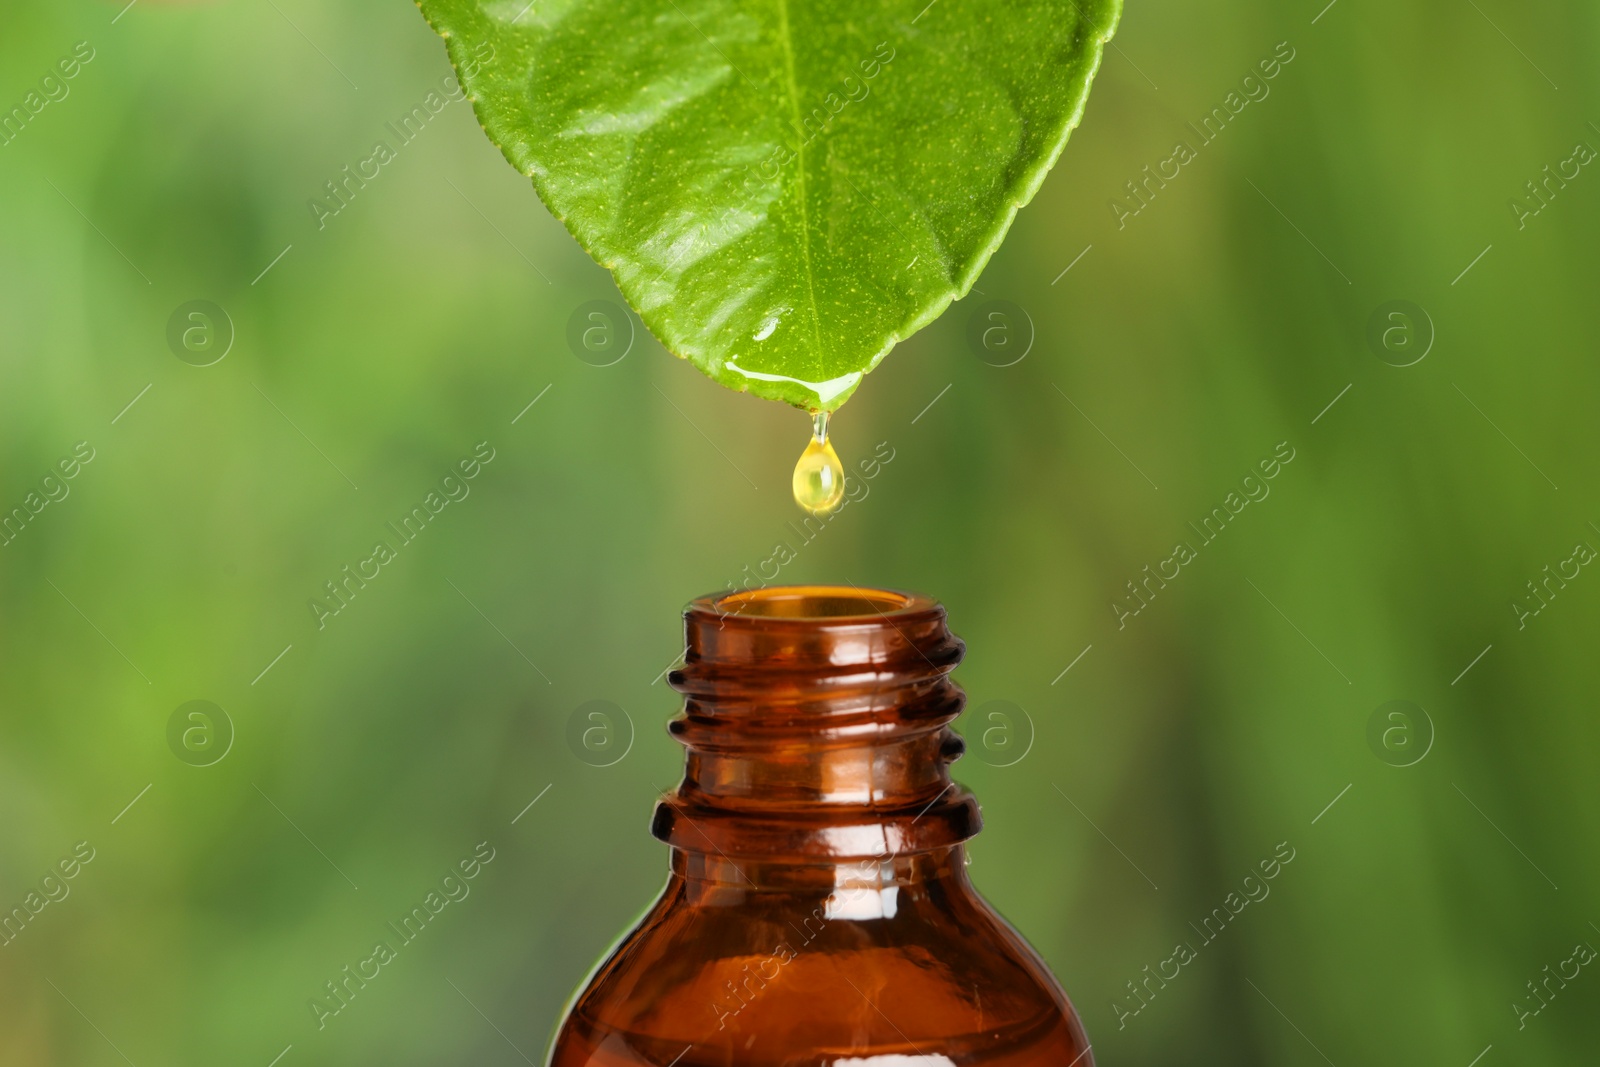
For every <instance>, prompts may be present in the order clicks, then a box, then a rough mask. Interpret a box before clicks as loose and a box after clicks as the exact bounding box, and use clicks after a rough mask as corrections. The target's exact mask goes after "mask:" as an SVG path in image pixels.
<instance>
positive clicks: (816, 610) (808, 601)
mask: <svg viewBox="0 0 1600 1067" xmlns="http://www.w3.org/2000/svg"><path fill="white" fill-rule="evenodd" d="M932 606H934V605H933V601H932V600H930V599H929V598H927V597H922V596H917V595H915V594H910V593H897V592H894V591H892V590H888V589H862V588H860V587H859V586H854V585H783V586H768V587H765V588H762V589H752V590H746V591H743V592H737V593H723V594H720V595H713V596H709V597H702V598H701V599H700V600H697V601H696V602H695V603H694V604H693V605H692V606H691V610H693V609H695V608H700V609H709V610H710V611H712V612H714V613H716V614H717V615H724V616H726V615H742V616H748V617H751V618H763V619H796V620H818V621H822V620H826V621H830V622H831V621H853V620H859V621H863V622H870V621H872V620H875V619H883V618H886V617H888V616H891V615H897V614H902V613H909V612H915V611H918V610H926V609H927V608H929V607H932Z"/></svg>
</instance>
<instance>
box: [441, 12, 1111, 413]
mask: <svg viewBox="0 0 1600 1067" xmlns="http://www.w3.org/2000/svg"><path fill="white" fill-rule="evenodd" d="M418 3H419V6H420V7H421V8H422V11H423V14H424V15H425V16H426V17H427V19H428V21H429V23H430V24H432V26H433V27H434V29H435V30H437V31H438V32H439V33H440V34H441V35H442V36H443V37H444V38H445V40H446V43H447V45H448V48H449V53H450V59H451V61H452V62H453V63H454V64H455V66H456V70H457V71H458V73H459V75H460V78H461V82H462V84H463V86H464V87H465V89H466V92H467V94H468V96H469V97H470V98H471V100H472V104H473V107H474V109H475V110H476V112H477V114H478V118H479V120H480V121H481V122H482V123H483V127H484V129H485V130H486V131H487V132H488V134H489V137H490V139H491V140H492V141H494V143H495V144H496V145H498V146H499V147H500V149H501V151H502V152H504V153H505V156H506V158H507V159H508V160H510V161H511V163H512V165H513V166H515V167H516V168H517V169H518V170H519V171H520V172H522V173H523V174H526V175H528V176H529V177H530V178H531V179H533V185H534V188H535V189H537V190H538V192H539V196H540V197H541V198H542V199H543V200H544V202H545V204H546V205H547V206H548V207H549V208H550V210H551V211H552V212H553V213H554V214H555V216H556V217H557V218H558V219H560V220H561V221H562V222H563V223H565V224H566V226H567V228H568V229H569V230H570V231H571V232H572V235H573V236H574V237H576V238H577V239H578V242H579V243H580V244H582V245H583V247H584V248H585V249H587V250H588V252H589V254H590V255H592V256H594V258H595V259H596V260H598V261H599V262H600V263H601V264H603V265H604V266H605V267H607V268H608V269H610V270H611V271H612V272H613V273H614V274H615V276H616V280H617V285H618V287H619V288H620V289H621V290H622V293H623V295H624V296H625V297H626V298H627V299H628V300H629V302H630V303H632V304H633V306H634V308H635V309H636V310H637V311H638V312H639V315H640V317H641V318H642V319H643V320H644V322H645V324H646V325H647V326H649V327H650V329H651V330H652V331H653V332H654V333H655V334H656V336H657V337H659V338H660V339H661V341H662V343H663V344H664V345H666V347H667V348H668V349H669V350H670V351H671V352H673V353H674V354H676V355H678V356H682V357H685V358H687V359H689V360H690V361H691V362H693V363H694V364H695V366H697V367H699V368H700V369H701V370H702V371H704V372H705V373H706V374H708V375H710V376H711V377H712V378H714V379H716V380H717V381H718V382H721V383H722V384H723V385H726V386H728V387H730V388H732V389H739V390H749V391H750V392H752V393H755V394H756V395H758V396H763V397H767V398H769V399H773V400H784V401H787V402H788V403H790V404H794V405H796V406H797V407H802V408H807V409H810V410H817V409H827V410H833V409H835V408H837V407H838V406H839V405H840V404H842V403H844V401H845V400H846V398H848V397H849V395H850V394H851V393H852V392H853V391H854V389H855V387H856V385H857V383H859V382H860V380H861V376H862V375H863V374H865V373H866V372H867V371H870V370H871V369H872V368H873V367H875V366H877V364H878V362H879V361H880V360H882V359H883V357H884V356H885V355H887V354H888V352H889V350H890V349H891V348H893V347H894V345H895V344H896V342H898V341H900V340H901V339H903V338H905V337H907V336H909V335H910V334H912V333H914V332H915V331H916V330H918V329H921V328H922V327H923V326H926V325H927V324H928V323H929V322H932V321H933V320H934V319H935V318H936V317H938V315H939V313H940V312H942V311H943V310H944V309H945V307H947V306H948V305H949V303H950V301H951V300H954V299H957V298H959V297H961V296H963V295H965V294H966V292H967V290H968V289H969V288H970V287H971V285H972V283H973V281H974V280H975V279H976V278H977V276H978V274H979V273H980V272H981V271H982V269H983V266H984V264H985V263H986V262H987V261H988V259H989V256H990V255H991V254H992V253H993V252H994V250H995V249H996V248H997V247H998V246H999V244H1000V241H1001V240H1002V239H1003V238H1004V236H1005V233H1006V230H1007V228H1008V227H1009V226H1010V225H1011V220H1012V217H1013V216H1014V215H1015V214H1016V211H1017V209H1018V208H1019V207H1021V206H1022V205H1023V204H1026V203H1027V202H1028V201H1029V200H1030V199H1032V197H1033V194H1034V192H1035V191H1036V190H1037V189H1038V188H1039V184H1040V182H1041V181H1043V179H1044V175H1045V172H1046V171H1048V170H1049V168H1050V166H1051V165H1052V164H1053V163H1054V162H1055V160H1056V157H1057V156H1059V155H1060V154H1061V149H1062V148H1063V146H1064V145H1065V144H1066V140H1067V134H1068V133H1069V132H1070V131H1071V130H1072V128H1073V127H1074V126H1076V125H1077V122H1078V119H1079V116H1080V115H1081V114H1082V112H1083V106H1084V101H1085V99H1086V98H1087V96H1088V92H1089V83H1090V80H1091V79H1092V78H1093V76H1094V73H1095V70H1096V69H1097V68H1098V67H1099V65H1100V56H1101V52H1102V50H1103V47H1104V43H1105V42H1106V41H1107V40H1109V39H1110V37H1111V34H1112V32H1113V30H1114V29H1115V27H1116V22H1117V18H1118V16H1119V14H1120V12H1121V0H933V2H932V3H928V4H926V6H924V3H925V0H905V2H904V3H901V2H894V3H888V2H878V0H765V2H754V0H418Z"/></svg>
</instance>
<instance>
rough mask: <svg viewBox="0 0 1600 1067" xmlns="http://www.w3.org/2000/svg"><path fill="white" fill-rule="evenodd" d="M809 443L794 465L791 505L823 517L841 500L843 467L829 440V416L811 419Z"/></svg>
mask: <svg viewBox="0 0 1600 1067" xmlns="http://www.w3.org/2000/svg"><path fill="white" fill-rule="evenodd" d="M811 427H812V429H811V440H810V441H809V442H808V443H807V444H806V450H805V451H804V452H802V453H800V462H799V463H796V464H795V465H794V502H795V503H796V504H799V505H800V506H801V507H802V508H805V509H806V510H807V511H809V512H810V513H811V514H813V515H826V514H828V513H829V512H831V511H832V510H833V509H834V508H836V507H838V506H839V501H840V500H842V499H844V464H842V463H840V462H839V454H838V453H837V452H835V451H834V450H833V445H832V444H831V443H830V442H829V441H828V413H827V412H826V411H819V412H817V413H816V414H815V415H813V416H811Z"/></svg>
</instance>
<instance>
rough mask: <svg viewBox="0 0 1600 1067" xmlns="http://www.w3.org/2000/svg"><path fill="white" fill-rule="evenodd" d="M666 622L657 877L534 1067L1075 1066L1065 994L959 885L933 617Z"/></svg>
mask: <svg viewBox="0 0 1600 1067" xmlns="http://www.w3.org/2000/svg"><path fill="white" fill-rule="evenodd" d="M684 621H685V630H686V635H685V636H686V653H685V659H684V665H683V667H682V669H681V670H677V671H674V672H673V673H672V675H671V681H672V686H673V688H675V689H677V690H678V691H679V692H680V693H682V694H683V695H684V710H683V714H682V715H681V716H679V717H678V718H677V719H674V720H673V722H672V724H671V732H672V733H673V735H674V736H676V737H677V738H678V740H679V741H681V742H682V743H683V745H684V747H685V748H686V749H687V750H688V758H687V764H686V767H685V771H684V778H683V783H682V785H680V786H679V787H678V790H677V791H676V792H675V793H673V794H671V795H669V796H667V797H665V798H663V799H662V801H661V803H660V804H659V805H658V806H657V808H656V813H655V820H654V824H653V826H652V831H653V832H654V834H655V836H656V837H658V838H660V839H661V840H663V841H665V842H666V843H667V844H669V845H671V846H672V872H671V875H670V877H669V878H668V880H667V887H666V889H665V891H664V892H663V893H662V894H661V898H660V899H659V900H658V901H656V903H655V905H654V906H653V907H651V909H650V910H649V912H647V913H646V914H645V916H644V918H643V919H642V920H640V922H639V924H638V926H637V927H635V928H634V929H633V930H632V931H631V932H630V933H628V934H627V935H626V936H625V937H624V938H623V939H622V940H621V941H620V942H619V943H618V945H617V947H616V948H615V949H614V950H613V951H612V952H611V954H610V955H609V956H608V957H607V958H606V959H605V961H604V962H602V963H601V964H600V966H599V967H598V968H597V969H596V970H595V972H594V974H593V975H592V976H591V977H590V979H589V981H588V983H587V984H586V985H585V986H584V988H583V989H582V990H581V991H580V992H579V993H578V995H577V997H576V998H575V999H574V1001H573V1003H572V1006H571V1008H570V1010H569V1012H568V1014H567V1017H566V1019H565V1020H564V1021H563V1022H562V1024H561V1028H560V1030H559V1031H558V1033H557V1034H556V1039H555V1044H554V1046H553V1048H552V1050H551V1057H550V1062H551V1065H552V1067H624V1065H627V1067H643V1065H646V1064H649V1065H653V1067H673V1065H676V1067H710V1065H717V1067H730V1065H733V1064H739V1065H742V1067H768V1065H773V1067H777V1065H783V1067H791V1065H792V1067H812V1065H819V1067H820V1065H839V1067H845V1065H851V1067H856V1065H860V1067H953V1065H961V1067H967V1065H974V1067H976V1065H980V1064H981V1065H983V1067H1013V1065H1015V1067H1023V1065H1027V1067H1092V1065H1093V1063H1094V1059H1093V1056H1092V1055H1091V1054H1090V1052H1089V1044H1088V1041H1087V1039H1086V1038H1085V1037H1084V1034H1083V1029H1082V1027H1081V1026H1080V1025H1079V1022H1078V1017H1077V1015H1076V1013H1074V1011H1073V1010H1072V1006H1071V1004H1069V1003H1068V1001H1067V998H1066V995H1065V994H1064V993H1063V992H1062V991H1061V988H1060V987H1059V986H1058V985H1057V984H1056V982H1055V980H1054V979H1053V978H1052V977H1051V976H1050V972H1049V971H1048V970H1047V969H1046V967H1045V965H1044V963H1043V961H1041V960H1040V959H1039V957H1038V956H1037V955H1035V954H1034V952H1033V950H1032V949H1030V948H1029V947H1028V945H1027V944H1026V943H1025V942H1024V941H1023V940H1022V938H1021V937H1020V936H1018V934H1017V933H1016V931H1015V930H1013V929H1012V928H1011V927H1010V926H1009V925H1007V924H1006V922H1005V920H1003V919H1001V918H1000V916H999V915H998V914H996V913H995V911H994V909H993V908H991V907H990V906H989V905H988V904H987V903H985V902H984V900H983V899H982V898H981V897H980V896H978V894H977V892H976V891H975V890H974V889H973V887H972V883H971V882H969V881H968V880H967V873H966V860H965V850H964V847H963V844H962V843H963V842H964V841H966V840H967V839H968V838H970V837H971V836H972V835H973V834H975V833H977V831H978V829H979V826H980V822H979V818H978V804H977V801H976V800H974V799H973V797H972V795H971V794H969V793H968V792H967V791H966V790H964V789H963V788H961V787H960V786H958V785H956V784H955V783H954V782H952V781H951V780H950V776H949V769H948V766H949V764H950V763H951V762H952V761H953V760H955V759H956V758H957V757H959V756H960V755H961V751H962V747H963V746H962V741H961V738H960V737H958V736H957V735H956V734H955V733H954V732H952V731H951V729H950V721H951V720H952V719H954V718H955V717H956V715H957V714H958V713H959V712H960V711H961V706H962V702H963V701H964V699H965V697H964V696H963V694H962V692H961V690H960V689H959V688H957V686H956V685H955V683H954V682H952V681H951V680H950V678H949V673H950V671H951V669H952V668H954V667H955V665H956V663H957V662H959V661H960V659H961V655H962V652H963V651H964V646H963V645H962V643H961V641H960V640H959V639H958V638H956V637H955V636H954V635H952V634H951V633H950V630H949V629H948V627H947V626H946V624H945V612H944V609H943V608H942V607H941V606H939V604H937V603H936V602H934V601H933V600H930V599H928V598H927V597H923V596H912V595H905V594H900V593H891V592H885V591H882V590H860V589H856V588H854V587H844V588H836V587H822V586H801V587H791V588H768V589H761V590H757V591H755V592H744V593H735V594H730V595H727V596H722V597H706V598H702V599H700V600H697V601H695V602H694V603H692V604H691V605H690V606H689V608H688V610H687V611H686V612H685V613H684Z"/></svg>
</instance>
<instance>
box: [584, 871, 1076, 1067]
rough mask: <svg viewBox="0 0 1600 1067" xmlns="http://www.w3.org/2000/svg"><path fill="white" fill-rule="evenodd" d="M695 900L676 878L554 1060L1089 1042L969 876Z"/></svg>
mask: <svg viewBox="0 0 1600 1067" xmlns="http://www.w3.org/2000/svg"><path fill="white" fill-rule="evenodd" d="M690 896H692V893H690V892H689V891H687V890H686V887H685V885H684V883H683V882H682V880H681V879H677V878H674V879H672V880H671V881H670V882H669V883H668V886H667V888H666V890H665V892H664V893H663V895H662V897H661V899H660V900H658V901H657V903H656V905H655V906H654V907H652V908H651V910H650V911H649V912H648V913H647V914H646V915H645V917H644V918H643V919H642V920H641V921H640V923H639V925H638V926H637V927H636V928H635V929H634V931H633V932H631V933H630V934H629V935H627V936H626V937H625V938H624V939H623V940H622V941H621V942H619V944H618V945H617V948H616V949H615V950H614V951H613V953H612V954H611V956H610V957H609V958H608V959H607V960H606V962H605V963H603V964H602V965H601V967H600V968H599V970H598V971H597V972H596V974H595V976H594V978H593V979H592V980H591V982H590V983H589V985H588V987H587V988H586V989H585V990H584V991H583V993H582V994H581V995H580V996H579V998H578V999H577V1001H576V1002H575V1003H574V1005H573V1008H572V1011H571V1013H570V1015H569V1018H568V1019H567V1020H566V1021H565V1022H564V1023H563V1026H562V1031H561V1033H560V1035H558V1039H557V1048H556V1052H557V1053H558V1055H557V1057H556V1058H555V1059H554V1060H553V1061H552V1063H553V1064H556V1065H559V1067H569V1064H578V1063H588V1062H591V1061H590V1060H589V1059H587V1058H584V1057H582V1056H580V1057H579V1058H578V1059H570V1058H567V1059H563V1058H562V1054H563V1043H565V1044H566V1046H568V1047H569V1048H570V1049H577V1048H579V1047H580V1046H581V1047H585V1048H589V1047H591V1046H592V1047H594V1048H597V1047H598V1045H595V1043H594V1042H595V1040H596V1039H598V1040H599V1041H600V1042H602V1043H603V1042H604V1041H605V1040H607V1039H614V1040H613V1044H615V1043H616V1042H617V1041H622V1042H624V1043H628V1044H629V1045H630V1047H633V1046H634V1045H637V1044H639V1043H640V1042H645V1043H651V1044H652V1052H660V1051H663V1050H664V1049H665V1048H666V1047H667V1046H670V1045H671V1044H672V1043H674V1042H675V1043H676V1044H677V1047H676V1048H673V1049H672V1050H671V1051H670V1052H669V1053H668V1054H667V1056H666V1059H665V1060H662V1061H659V1062H663V1063H664V1062H666V1061H667V1060H670V1059H671V1058H672V1057H673V1056H675V1055H677V1054H678V1053H679V1051H681V1050H683V1049H685V1048H699V1049H701V1050H721V1051H722V1052H723V1053H728V1052H738V1053H739V1055H740V1058H741V1062H751V1063H754V1062H765V1061H766V1060H768V1059H769V1058H771V1057H769V1056H761V1055H758V1054H757V1052H756V1049H757V1047H762V1048H767V1049H769V1051H773V1052H774V1053H776V1051H778V1050H784V1049H788V1050H791V1052H792V1051H794V1050H809V1052H807V1053H804V1054H806V1055H810V1056H811V1058H810V1059H805V1058H801V1059H798V1060H794V1061H793V1062H795V1063H816V1062H824V1061H825V1062H832V1060H827V1059H824V1060H818V1058H817V1056H818V1054H820V1053H822V1052H823V1050H830V1049H831V1050H835V1051H836V1052H837V1053H838V1055H839V1056H840V1057H843V1058H849V1057H852V1056H855V1057H858V1056H859V1055H861V1051H860V1050H862V1049H864V1048H870V1049H878V1050H883V1052H884V1054H906V1053H907V1052H911V1051H914V1050H917V1049H931V1048H935V1047H937V1048H940V1049H945V1050H946V1051H947V1052H948V1051H950V1050H957V1049H966V1050H967V1051H966V1052H964V1053H963V1055H962V1057H961V1058H960V1059H948V1058H947V1059H946V1060H938V1059H935V1060H928V1061H926V1062H927V1063H929V1064H930V1065H933V1064H944V1063H947V1062H958V1063H983V1064H991V1063H994V1064H999V1063H1004V1062H1008V1061H1006V1060H1004V1059H997V1058H996V1057H995V1053H996V1052H997V1051H998V1050H1002V1049H1005V1048H1010V1047H1013V1046H1017V1045H1018V1044H1019V1043H1021V1044H1025V1045H1036V1044H1037V1043H1039V1042H1041V1041H1044V1042H1047V1043H1048V1042H1052V1041H1053V1042H1055V1043H1057V1044H1060V1045H1061V1047H1062V1048H1067V1049H1072V1050H1074V1055H1075V1054H1076V1053H1077V1052H1078V1051H1082V1050H1084V1049H1086V1048H1087V1043H1086V1042H1084V1041H1083V1039H1082V1031H1081V1028H1080V1027H1079V1025H1078V1021H1077V1018H1076V1015H1075V1014H1074V1012H1073V1011H1072V1008H1071V1005H1070V1004H1069V1003H1068V1002H1067V999H1066V997H1065V995H1064V994H1063V993H1062V991H1061V989H1060V987H1059V986H1058V985H1057V984H1056V982H1055V980H1054V978H1052V977H1051V975H1050V973H1049V970H1048V969H1047V968H1046V967H1045V966H1044V964H1043V963H1042V961H1040V960H1039V958H1038V956H1037V955H1036V954H1035V953H1034V952H1033V950H1032V949H1031V948H1030V947H1029V946H1028V945H1027V944H1026V942H1025V941H1023V939H1022V938H1021V936H1020V935H1018V934H1017V932H1016V931H1015V930H1013V929H1012V928H1011V926H1010V925H1009V924H1008V923H1006V922H1005V920H1004V919H1002V918H1001V917H1000V916H999V914H998V913H997V912H995V910H994V909H993V908H992V907H991V906H990V905H989V904H988V903H987V902H986V901H984V900H983V898H982V897H981V896H979V895H978V894H977V892H976V891H975V890H973V889H972V887H971V886H970V884H968V883H966V881H965V879H952V880H949V881H944V882H940V883H936V884H917V885H909V886H908V885H901V886H888V887H883V888H881V889H878V890H874V891H872V892H871V893H870V894H862V893H860V892H853V893H851V894H849V895H841V894H831V895H818V894H812V895H802V894H794V893H763V892H757V891H745V892H740V893H733V894H729V893H724V894H722V895H721V896H720V897H718V898H716V899H713V900H711V901H705V900H702V901H700V902H698V903H696V902H691V900H690V899H689V898H690ZM655 1042H665V1043H666V1044H665V1045H663V1046H661V1048H659V1049H658V1048H655V1047H654V1044H653V1043H655ZM897 1049H898V1050H901V1051H900V1052H899V1053H896V1051H895V1050H897ZM852 1050H854V1051H852ZM575 1054H576V1053H575V1052H570V1051H569V1052H567V1053H566V1055H567V1056H569V1057H570V1056H571V1055H575ZM941 1054H945V1053H941ZM1072 1059H1073V1056H1071V1055H1069V1056H1067V1057H1066V1058H1065V1059H1063V1060H1062V1061H1061V1062H1062V1063H1063V1064H1065V1063H1067V1062H1069V1061H1071V1060H1072ZM615 1062H618V1063H622V1062H629V1061H627V1060H626V1059H624V1060H618V1061H615ZM718 1062H725V1060H719V1061H718ZM771 1062H774V1063H786V1062H790V1061H789V1060H785V1059H783V1058H782V1057H781V1056H780V1057H778V1058H776V1059H772V1060H771ZM918 1062H921V1061H918ZM1032 1062H1048V1061H1040V1060H1034V1061H1032ZM1091 1063H1092V1061H1091V1060H1089V1059H1088V1058H1087V1057H1085V1058H1084V1059H1083V1060H1082V1061H1080V1067H1088V1065H1089V1064H1091ZM680 1067H687V1064H686V1063H685V1064H680Z"/></svg>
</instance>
